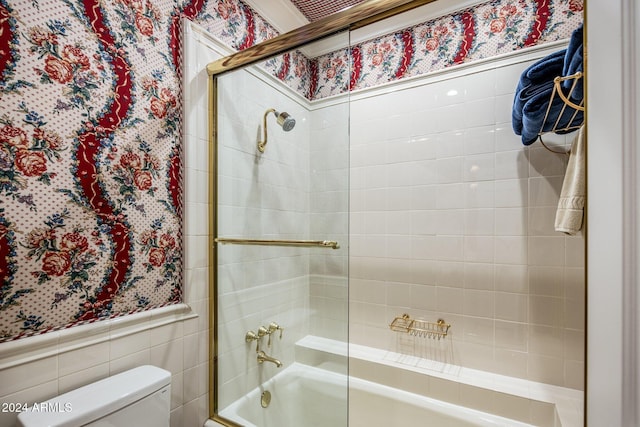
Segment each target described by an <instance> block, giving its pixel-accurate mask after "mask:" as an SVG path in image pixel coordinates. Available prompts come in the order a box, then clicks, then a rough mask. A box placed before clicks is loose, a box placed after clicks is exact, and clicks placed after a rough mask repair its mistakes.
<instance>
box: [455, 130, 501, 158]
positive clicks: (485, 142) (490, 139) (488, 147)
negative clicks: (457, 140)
mask: <svg viewBox="0 0 640 427" xmlns="http://www.w3.org/2000/svg"><path fill="white" fill-rule="evenodd" d="M494 150H495V127H494V126H481V127H476V128H471V129H466V130H465V131H464V143H463V150H462V151H463V153H462V154H464V155H471V154H485V153H491V154H493V152H494Z"/></svg>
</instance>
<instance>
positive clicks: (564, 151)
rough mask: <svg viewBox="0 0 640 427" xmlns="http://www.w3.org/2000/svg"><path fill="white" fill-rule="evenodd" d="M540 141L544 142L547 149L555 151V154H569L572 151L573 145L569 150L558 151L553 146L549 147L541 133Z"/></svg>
mask: <svg viewBox="0 0 640 427" xmlns="http://www.w3.org/2000/svg"><path fill="white" fill-rule="evenodd" d="M538 141H540V144H542V146H543V147H544V148H546V149H547V151H551V152H552V153H555V154H566V155H569V153H570V152H571V147H569V149H567V150H560V151H558V150H554V149H553V148H551V147H549V146H548V145H547V144H545V143H544V141H543V140H542V134H539V135H538Z"/></svg>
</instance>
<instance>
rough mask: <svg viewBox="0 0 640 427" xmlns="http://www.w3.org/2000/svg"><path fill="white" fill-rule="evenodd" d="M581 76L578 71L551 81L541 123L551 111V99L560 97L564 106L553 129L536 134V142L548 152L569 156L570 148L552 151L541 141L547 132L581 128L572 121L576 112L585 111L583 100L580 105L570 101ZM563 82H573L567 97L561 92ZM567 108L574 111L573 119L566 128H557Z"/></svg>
mask: <svg viewBox="0 0 640 427" xmlns="http://www.w3.org/2000/svg"><path fill="white" fill-rule="evenodd" d="M583 76H584V73H583V72H582V71H578V72H577V73H575V74H572V75H570V76H566V77H560V76H558V77H556V78H555V79H553V83H554V84H553V91H552V92H551V99H550V100H549V103H548V106H547V111H546V113H545V117H544V120H543V121H542V122H543V123H545V122H546V121H547V118H548V116H549V112H550V111H551V105H552V104H553V98H554V97H555V96H558V97H560V99H562V102H563V103H564V104H565V106H564V107H563V108H562V110H561V111H560V114H559V115H558V120H556V122H555V124H554V126H553V128H551V130H549V131H542V129H541V130H540V132H539V133H538V140H539V141H540V143H541V144H542V146H543V147H544V148H546V149H547V150H548V151H551V152H552V153H555V154H569V152H570V151H571V147H569V149H568V150H562V151H558V150H554V149H552V148H550V147H549V146H548V145H547V144H545V143H544V140H543V139H542V135H543V134H545V133H549V132H554V133H557V132H570V131H574V130H578V129H579V128H580V127H582V126H583V123H575V124H574V123H573V121H574V120H575V118H576V115H577V114H578V112H580V111H585V107H584V98H582V99H581V100H580V104H576V103H574V102H573V101H571V100H570V98H571V94H572V93H573V91H574V89H575V88H576V85H577V83H578V80H580V79H581V78H582V77H583ZM565 80H573V83H572V84H571V89H570V90H569V93H568V94H567V95H565V94H564V92H563V91H562V87H561V83H562V82H564V81H565ZM567 107H569V108H572V109H573V110H575V113H574V114H573V117H572V118H571V120H570V121H569V123H568V124H567V126H564V127H560V128H558V127H557V126H558V122H559V120H560V117H562V115H563V114H564V110H565V108H567ZM543 126H544V125H543Z"/></svg>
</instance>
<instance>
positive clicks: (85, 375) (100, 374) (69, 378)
mask: <svg viewBox="0 0 640 427" xmlns="http://www.w3.org/2000/svg"><path fill="white" fill-rule="evenodd" d="M109 372H110V369H109V363H102V364H100V365H96V366H92V367H90V368H88V369H83V370H78V371H75V372H73V373H71V374H68V375H64V376H63V375H61V376H60V377H59V378H58V394H63V393H67V392H69V391H71V390H75V389H76V388H79V387H82V386H85V385H87V384H90V383H93V382H96V381H99V380H101V379H104V378H107V377H108V376H109V375H110V374H109Z"/></svg>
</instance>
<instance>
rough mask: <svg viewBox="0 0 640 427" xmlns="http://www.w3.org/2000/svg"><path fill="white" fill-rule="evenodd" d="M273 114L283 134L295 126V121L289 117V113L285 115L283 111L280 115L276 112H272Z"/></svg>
mask: <svg viewBox="0 0 640 427" xmlns="http://www.w3.org/2000/svg"><path fill="white" fill-rule="evenodd" d="M273 114H275V115H276V117H277V121H278V124H279V125H280V126H282V130H284V131H285V132H289V131H290V130H291V129H293V127H294V126H295V125H296V119H294V118H293V117H291V116H290V115H289V113H285V112H284V111H283V112H282V113H278V112H277V111H274V112H273Z"/></svg>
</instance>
